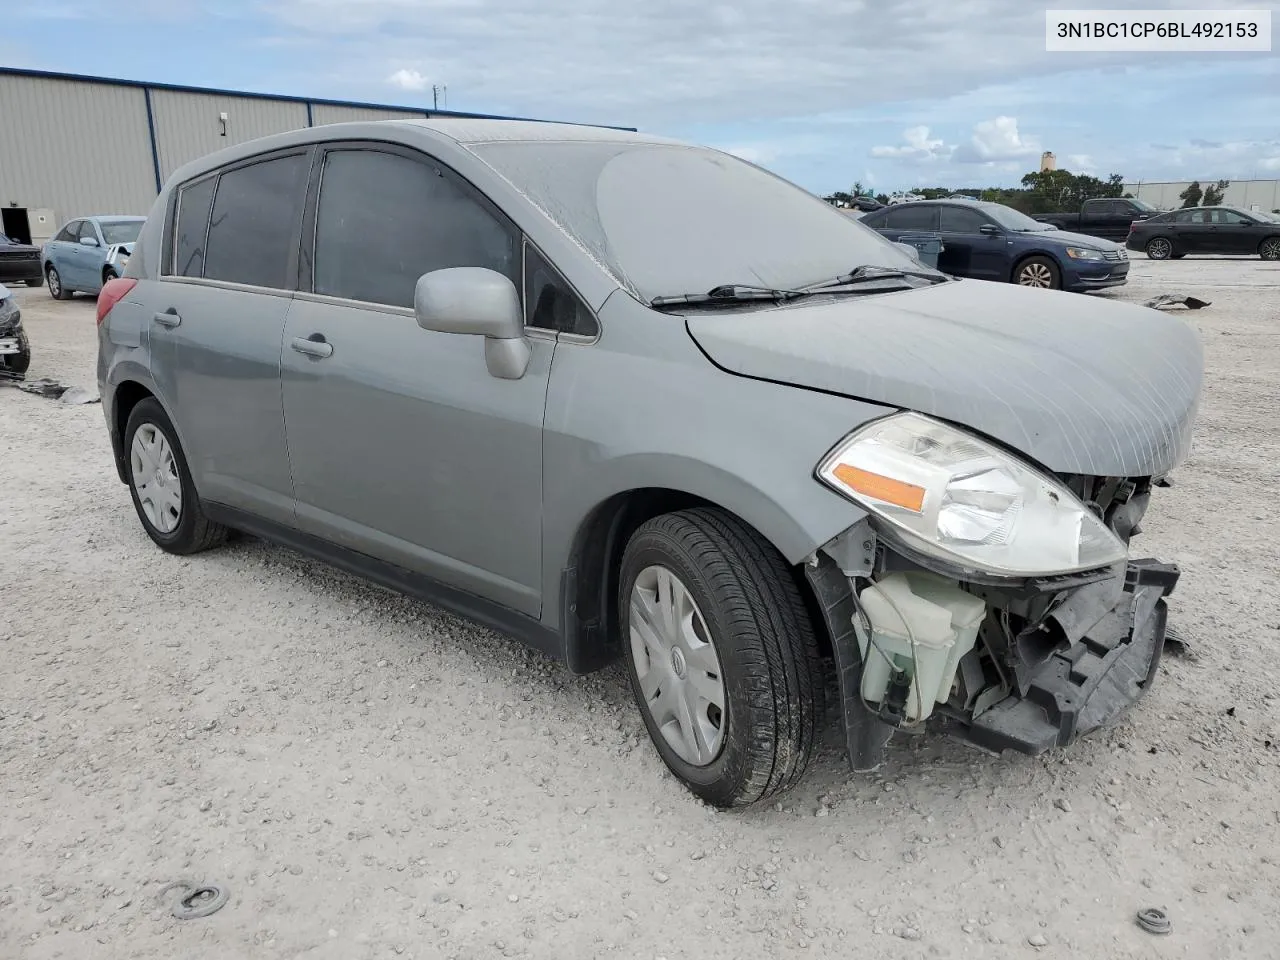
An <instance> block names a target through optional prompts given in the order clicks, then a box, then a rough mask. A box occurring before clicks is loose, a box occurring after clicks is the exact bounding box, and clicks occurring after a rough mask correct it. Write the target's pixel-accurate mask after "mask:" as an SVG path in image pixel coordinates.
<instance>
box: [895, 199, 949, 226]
mask: <svg viewBox="0 0 1280 960" xmlns="http://www.w3.org/2000/svg"><path fill="white" fill-rule="evenodd" d="M889 226H890V227H891V228H892V229H894V230H937V229H938V208H937V207H935V206H933V205H932V204H929V205H926V204H923V203H920V202H919V201H918V200H913V201H909V202H907V203H899V204H895V205H894V206H893V207H892V208H891V209H890V210H889Z"/></svg>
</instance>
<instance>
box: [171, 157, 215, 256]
mask: <svg viewBox="0 0 1280 960" xmlns="http://www.w3.org/2000/svg"><path fill="white" fill-rule="evenodd" d="M217 180H218V178H217V177H206V178H205V179H204V180H198V181H196V182H195V183H189V184H187V185H186V186H185V187H183V188H182V191H181V193H179V194H178V221H177V226H176V236H175V237H174V244H173V252H174V262H173V273H174V275H175V276H179V277H203V276H204V245H205V238H206V237H207V236H208V234H209V207H210V206H211V205H212V204H213V188H214V185H215V184H216V183H217Z"/></svg>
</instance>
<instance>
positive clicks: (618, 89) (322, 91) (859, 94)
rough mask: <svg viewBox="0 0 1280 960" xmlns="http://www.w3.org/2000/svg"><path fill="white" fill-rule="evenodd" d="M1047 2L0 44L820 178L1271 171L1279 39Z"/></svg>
mask: <svg viewBox="0 0 1280 960" xmlns="http://www.w3.org/2000/svg"><path fill="white" fill-rule="evenodd" d="M1046 6H1048V4H1041V3H1035V2H1028V0H791V2H790V3H779V2H777V0H768V2H766V0H735V2H733V3H717V2H714V0H708V2H702V0H645V2H636V0H612V2H605V0H127V2H124V3H119V4H110V5H106V6H104V5H103V3H102V2H101V0H41V2H40V3H38V4H37V3H34V2H30V3H17V2H14V0H10V2H9V3H7V4H6V10H5V29H4V31H3V32H2V33H0V65H4V66H11V67H29V68H34V69H44V70H58V71H66V72H70V73H81V74H92V75H98V76H110V77H120V78H124V79H130V80H143V81H151V82H163V83H176V84H190V85H196V86H211V87H221V88H229V89H236V90H249V91H255V92H265V93H280V94H290V95H297V96H311V97H324V98H333V99H343V100H360V101H370V102H376V103H388V104H404V105H412V106H419V107H430V106H431V104H432V87H433V85H436V86H441V87H447V96H446V102H447V106H448V107H449V108H451V109H454V110H466V111H478V112H485V113H498V114H515V115H521V116H534V117H541V118H546V119H554V120H574V121H582V122H592V123H609V124H620V125H625V126H635V127H639V128H641V129H643V130H646V131H649V132H653V133H659V134H663V135H666V136H673V137H678V138H681V139H686V140H692V141H695V142H699V143H704V144H708V145H711V146H714V147H718V148H720V149H725V150H728V151H730V152H732V153H735V154H737V155H739V156H742V157H744V158H746V159H748V160H751V161H753V162H756V163H759V164H761V165H762V166H765V167H768V168H769V169H771V170H774V171H775V172H777V173H779V174H781V175H782V176H784V177H787V178H788V179H791V180H793V181H795V182H797V183H799V184H800V185H802V186H804V187H806V188H807V189H810V190H813V191H815V192H818V193H828V192H831V191H834V190H848V189H849V188H850V187H851V186H852V185H853V184H854V183H855V182H861V183H862V184H863V185H864V186H865V187H867V188H870V189H871V190H874V191H875V192H893V191H894V190H899V189H907V188H910V187H912V186H930V185H935V184H936V185H946V186H952V187H956V188H960V187H966V186H994V185H1016V184H1017V182H1018V180H1019V179H1020V178H1021V176H1022V175H1023V174H1024V173H1026V172H1028V171H1030V170H1033V169H1038V166H1039V157H1040V154H1041V152H1042V151H1044V150H1052V151H1053V152H1054V153H1055V154H1056V156H1057V158H1058V166H1059V167H1060V168H1064V167H1065V168H1067V169H1070V170H1072V171H1073V172H1086V173H1091V174H1094V175H1097V176H1101V177H1106V176H1107V175H1109V174H1111V173H1120V174H1122V175H1123V176H1124V177H1125V178H1126V180H1128V181H1136V180H1147V181H1151V180H1186V179H1202V180H1205V179H1219V178H1225V179H1232V180H1239V179H1246V178H1254V177H1257V178H1265V179H1274V178H1280V59H1278V58H1277V57H1278V54H1280V44H1273V45H1274V47H1275V49H1274V51H1273V52H1271V53H1211V54H1200V55H1189V54H1183V53H1142V54H1138V53H1112V54H1084V53H1048V52H1046V51H1045V49H1044V47H1045V16H1044V12H1045V9H1046ZM1053 6H1055V7H1067V6H1071V7H1086V6H1087V7H1092V8H1095V9H1122V8H1125V7H1133V8H1138V9H1142V8H1151V7H1160V8H1174V7H1180V8H1200V9H1204V8H1224V9H1244V8H1259V9H1267V7H1268V4H1265V3H1252V2H1248V0H1228V2H1225V3H1219V2H1213V0H1193V2H1189V3H1182V2H1173V3H1167V2H1166V3H1163V4H1161V3H1159V2H1158V0H1145V2H1142V0H1139V2H1135V3H1115V2H1113V3H1092V4H1090V3H1088V2H1087V0H1074V2H1072V0H1067V2H1060V3H1055V4H1053ZM1273 19H1274V20H1277V21H1280V15H1273ZM1273 29H1274V25H1273ZM443 105H445V104H442V106H443Z"/></svg>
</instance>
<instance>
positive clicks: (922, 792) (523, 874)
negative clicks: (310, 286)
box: [0, 258, 1280, 960]
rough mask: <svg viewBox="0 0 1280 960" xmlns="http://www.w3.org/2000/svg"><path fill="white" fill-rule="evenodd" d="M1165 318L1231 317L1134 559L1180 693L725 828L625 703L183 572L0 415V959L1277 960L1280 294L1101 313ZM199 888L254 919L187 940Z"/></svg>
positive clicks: (1206, 264) (497, 651)
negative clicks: (1161, 580)
mask: <svg viewBox="0 0 1280 960" xmlns="http://www.w3.org/2000/svg"><path fill="white" fill-rule="evenodd" d="M1161 292H1185V293H1193V294H1195V295H1197V296H1200V297H1202V298H1204V299H1209V300H1212V301H1213V305H1212V306H1211V307H1209V308H1208V309H1206V310H1203V311H1200V312H1199V313H1184V314H1183V315H1182V316H1183V317H1184V318H1185V321H1186V322H1190V323H1192V324H1194V325H1195V326H1196V327H1197V328H1199V329H1200V331H1201V332H1202V334H1203V337H1204V343H1205V346H1206V351H1207V362H1208V377H1207V385H1206V386H1207V389H1206V393H1205V399H1204V405H1203V407H1202V412H1201V415H1200V420H1199V425H1198V433H1197V439H1196V443H1195V447H1194V450H1193V453H1192V456H1191V459H1190V460H1189V461H1188V463H1187V464H1186V465H1185V466H1184V467H1183V468H1182V469H1181V470H1180V471H1179V473H1178V474H1177V475H1176V478H1175V479H1176V482H1177V485H1176V486H1175V487H1174V488H1173V489H1171V490H1166V491H1158V493H1159V496H1158V497H1157V498H1156V499H1155V501H1154V503H1153V505H1152V508H1151V511H1150V512H1149V514H1148V517H1147V520H1146V522H1145V523H1144V528H1145V531H1146V532H1145V534H1144V535H1143V536H1142V537H1141V538H1140V539H1139V540H1138V541H1137V542H1136V543H1135V550H1137V551H1139V552H1140V553H1142V554H1146V555H1152V556H1158V557H1161V558H1165V559H1170V560H1174V561H1176V562H1178V563H1179V564H1181V565H1182V568H1183V571H1184V573H1183V579H1182V582H1181V583H1180V584H1179V587H1178V590H1177V592H1176V593H1175V595H1174V597H1173V598H1172V601H1171V604H1172V607H1173V622H1174V623H1175V624H1176V625H1177V626H1178V627H1179V628H1180V629H1181V630H1182V631H1183V632H1184V633H1185V634H1186V635H1187V636H1188V638H1189V639H1190V641H1191V643H1192V645H1193V652H1194V657H1182V658H1174V657H1169V658H1167V659H1166V667H1165V669H1164V672H1163V675H1162V678H1161V680H1160V682H1159V683H1158V684H1157V686H1156V687H1155V689H1154V690H1153V692H1152V694H1151V695H1150V696H1149V697H1148V698H1147V699H1146V700H1145V701H1144V703H1143V704H1142V705H1141V706H1140V707H1139V708H1138V709H1137V710H1136V711H1134V712H1133V713H1132V714H1131V715H1130V717H1129V718H1128V719H1127V720H1126V721H1125V722H1124V723H1123V724H1121V725H1120V726H1118V727H1116V728H1114V729H1113V730H1110V731H1107V732H1106V733H1104V734H1101V735H1097V736H1094V737H1092V738H1089V739H1087V740H1086V741H1084V742H1081V743H1078V744H1076V745H1075V746H1073V747H1072V748H1070V749H1068V750H1065V751H1061V752H1057V753H1054V754H1053V755H1051V756H1047V757H1042V758H1039V759H1034V760H1033V759H1027V758H1023V757H1017V756H1009V757H1003V758H996V757H989V756H987V755H985V754H980V753H977V752H974V751H972V750H970V749H968V748H965V747H963V746H960V745H959V744H956V743H954V742H952V741H949V740H946V739H944V738H942V737H940V736H935V735H927V736H924V737H917V738H911V740H910V741H909V742H907V743H903V744H899V745H897V746H896V747H895V749H894V750H893V751H892V754H891V757H890V761H889V763H888V764H887V765H886V766H885V768H884V769H883V770H882V771H881V772H879V773H877V774H875V775H869V776H859V775H853V774H850V773H849V771H848V770H847V768H846V767H845V765H844V762H843V758H842V756H841V753H840V750H839V736H838V732H837V730H836V728H835V722H834V718H833V719H832V721H831V722H830V723H829V728H828V730H827V735H826V738H825V743H824V746H823V749H822V751H821V753H820V755H819V757H818V758H817V760H816V761H815V763H814V765H813V766H812V767H811V769H810V774H809V776H808V778H807V779H806V780H805V782H804V783H802V784H801V786H800V787H799V788H798V789H797V790H795V791H794V792H792V793H791V794H789V795H787V796H786V797H785V799H784V801H783V803H781V804H778V805H774V806H768V807H764V808H762V809H754V810H750V811H746V812H740V813H719V812H716V811H714V810H712V809H709V808H707V807H704V806H702V805H700V804H699V803H698V802H696V801H695V800H693V799H692V798H691V797H690V796H689V795H688V794H687V793H686V792H685V791H684V790H683V789H682V788H681V787H680V786H679V785H678V784H677V783H676V781H675V780H673V779H672V778H671V777H670V776H669V775H667V774H666V773H665V771H664V768H663V767H662V765H661V763H660V761H659V760H658V758H657V755H656V753H655V752H654V751H653V749H652V748H651V746H650V745H649V743H648V741H647V739H646V737H645V733H644V728H643V726H642V724H641V722H640V719H639V717H638V716H637V714H636V712H635V710H634V708H633V705H632V703H631V701H630V696H629V693H628V691H627V689H626V686H625V681H624V678H623V675H622V673H621V671H620V670H616V669H615V670H609V671H605V672H604V673H602V674H597V675H595V676H592V677H588V678H576V677H573V676H571V675H570V674H569V673H568V672H567V671H566V670H565V669H563V668H562V667H560V666H558V665H555V664H552V663H550V662H547V661H545V660H544V659H542V658H541V657H539V656H538V655H536V654H532V653H530V652H527V651H525V650H524V649H522V648H520V647H519V646H517V645H516V644H515V643H514V642H512V641H508V640H506V639H504V638H502V637H500V636H497V635H495V634H493V633H490V632H488V631H486V630H484V629H480V628H478V627H476V626H473V625H471V624H469V623H467V622H464V621H462V620H459V619H456V618H453V617H451V616H447V615H444V614H442V613H440V612H439V611H437V610H435V609H433V608H431V607H429V606H426V605H423V604H420V603H416V602H411V601H409V600H406V599H403V598H400V597H397V596H394V595H392V594H389V593H386V592H384V591H382V590H380V589H378V588H375V587H372V586H369V585H367V584H365V583H363V582H360V581H358V580H355V579H353V578H351V577H348V576H346V575H343V574H340V573H337V572H335V571H333V570H331V569H329V568H326V567H325V566H323V565H321V564H318V563H315V562H312V561H310V560H307V559H304V558H302V557H300V556H298V555H296V554H293V553H291V552H288V551H285V550H283V549H278V548H275V547H270V546H266V545H264V544H262V543H259V542H256V541H252V540H245V541H241V542H238V543H235V544H233V545H231V546H229V547H227V548H225V549H221V550H218V551H214V552H210V553H206V554H203V555H200V556H198V557H193V558H191V559H178V558H174V557H170V556H168V555H165V554H163V553H161V552H160V551H159V550H157V549H156V548H154V547H153V546H152V545H151V543H150V542H149V541H148V540H147V539H146V537H145V535H144V534H143V532H142V528H141V527H140V526H139V524H138V522H137V520H136V518H135V516H134V513H133V509H132V506H131V505H130V502H129V497H128V495H127V492H126V490H125V488H124V487H123V486H122V485H121V484H119V483H118V482H117V480H116V477H115V475H114V472H113V469H112V467H111V465H110V459H109V453H108V441H107V434H106V430H105V429H104V426H103V423H102V408H101V407H100V406H98V405H91V406H80V407H77V406H67V405H63V404H60V403H58V402H56V401H51V400H47V399H42V398H38V397H33V396H29V395H27V394H24V393H20V392H18V391H16V390H13V389H9V388H0V491H3V495H2V496H3V499H2V500H0V504H2V505H3V509H0V584H3V592H0V643H2V644H3V650H4V653H5V660H4V668H3V670H0V955H2V956H4V957H5V958H10V957H17V958H31V960H36V958H51V957H67V958H75V960H80V958H84V957H131V958H164V960H169V958H172V957H176V956H200V957H207V958H222V957H228V958H230V957H237V958H239V957H248V956H253V957H266V958H277V957H279V958H284V957H298V956H303V955H306V956H309V957H317V958H328V957H334V958H338V957H341V958H366V957H370V958H372V957H392V958H394V957H398V956H403V957H419V958H424V957H459V958H471V957H476V958H479V957H497V956H503V957H554V958H557V960H564V958H578V957H582V958H589V957H606V956H616V957H626V958H633V957H634V958H651V957H667V958H671V960H675V958H698V960H712V958H722V957H723V958H737V957H745V956H754V957H772V956H792V955H796V956H806V955H811V954H812V955H826V954H831V955H835V956H844V957H852V956H858V957H862V956H868V957H869V956H876V957H884V958H920V957H929V958H932V957H1000V958H1004V957H1017V956H1028V957H1030V956H1034V955H1038V956H1044V957H1055V958H1056V957H1061V958H1073V960H1074V958H1079V957H1089V958H1094V957H1097V958H1104V957H1105V958H1129V957H1133V958H1147V957H1175V956H1176V957H1192V958H1197V960H1198V958H1204V957H1213V958H1215V960H1222V958H1228V957H1249V958H1261V957H1275V956H1277V953H1276V951H1277V947H1276V943H1277V941H1278V940H1280V912H1278V911H1277V910H1276V907H1277V904H1278V903H1280V866H1278V864H1280V847H1278V846H1277V845H1276V843H1275V840H1274V838H1275V837H1276V835H1277V830H1280V813H1278V812H1277V810H1278V807H1280V804H1278V802H1277V799H1276V798H1277V794H1278V791H1280V702H1278V701H1277V699H1276V697H1277V694H1276V693H1275V682H1274V678H1275V677H1276V676H1277V669H1276V665H1275V661H1274V656H1275V650H1276V649H1277V644H1278V643H1280V632H1278V631H1280V594H1278V592H1277V590H1276V583H1277V581H1278V580H1280V576H1278V575H1280V559H1278V558H1277V550H1276V543H1277V541H1280V516H1278V515H1277V513H1276V511H1275V503H1276V497H1277V494H1280V478H1278V476H1277V473H1278V471H1277V468H1276V464H1277V463H1280V337H1278V334H1277V331H1278V330H1280V264H1263V263H1260V262H1259V261H1256V260H1204V259H1189V260H1184V261H1181V262H1176V263H1153V262H1147V261H1145V260H1143V259H1141V258H1139V259H1137V260H1136V261H1135V262H1134V266H1133V279H1132V281H1131V282H1130V284H1129V285H1128V286H1127V287H1126V288H1123V289H1122V290H1120V291H1118V292H1114V293H1110V294H1107V296H1113V297H1118V298H1121V299H1129V300H1134V299H1141V298H1145V297H1147V296H1151V295H1154V294H1156V293H1161ZM18 297H19V298H20V300H21V301H22V304H23V312H24V316H25V317H26V324H27V328H28V331H29V334H30V337H31V340H32V342H33V345H34V350H35V359H34V362H33V366H32V370H31V374H30V375H31V376H32V377H39V376H52V377H55V378H57V379H60V380H63V381H64V382H68V383H76V384H84V385H91V384H92V383H93V376H94V374H93V364H94V352H95V350H96V341H95V331H94V321H93V304H92V301H91V300H89V299H87V298H77V299H76V300H75V301H73V302H71V303H55V302H53V301H52V300H51V299H50V298H49V295H48V293H47V291H46V290H43V289H41V290H25V289H23V290H19V291H18ZM1080 306H1081V309H1087V308H1088V303H1087V301H1086V300H1084V299H1082V300H1081V304H1080ZM1106 348H1107V347H1106V344H1098V349H1100V350H1105V349H1106ZM177 880H186V881H214V882H220V883H225V884H227V885H228V886H229V888H230V891H231V900H230V903H229V904H228V905H227V906H226V907H225V908H224V909H222V910H221V911H220V912H218V913H216V914H214V915H213V916H211V917H208V918H205V919H200V920H192V921H185V922H184V921H179V920H175V919H173V918H171V917H170V916H169V915H168V912H167V910H166V908H165V906H164V905H163V904H161V903H160V902H159V901H158V899H157V896H158V894H159V892H160V890H161V888H162V887H163V886H164V885H165V884H168V883H170V882H171V881H177ZM1145 906H1160V907H1164V908H1166V909H1167V910H1168V912H1169V914H1170V916H1171V918H1172V921H1173V933H1172V935H1171V936H1168V937H1153V936H1151V935H1150V934H1147V933H1145V932H1143V931H1141V930H1140V929H1139V928H1138V927H1137V926H1136V924H1135V923H1134V913H1135V911H1136V910H1138V909H1139V908H1142V907H1145Z"/></svg>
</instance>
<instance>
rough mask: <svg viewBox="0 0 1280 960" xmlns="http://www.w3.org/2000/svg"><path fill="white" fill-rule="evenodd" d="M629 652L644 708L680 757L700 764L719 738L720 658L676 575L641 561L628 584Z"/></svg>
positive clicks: (712, 752) (721, 714) (721, 740)
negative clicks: (637, 572)
mask: <svg viewBox="0 0 1280 960" xmlns="http://www.w3.org/2000/svg"><path fill="white" fill-rule="evenodd" d="M630 618H631V623H630V627H631V657H632V660H633V662H634V663H635V667H636V677H637V679H638V680H639V681H640V692H641V694H642V696H643V699H644V708H645V710H646V711H648V713H649V716H650V717H652V718H653V722H654V724H655V725H656V726H657V728H658V729H659V730H660V731H662V736H663V738H664V739H665V740H666V741H667V743H668V744H669V745H670V746H671V749H672V750H674V751H675V753H676V755H677V756H678V757H679V758H680V759H681V760H683V761H684V762H685V763H688V764H691V765H692V766H695V767H705V766H706V765H707V764H709V763H711V761H713V760H714V759H715V758H716V757H717V756H718V755H719V753H720V748H721V746H722V745H723V743H724V728H725V706H724V701H725V694H724V680H723V678H722V675H721V673H720V659H719V657H717V656H716V648H715V647H714V646H713V645H712V644H711V634H710V632H709V631H708V630H707V624H706V621H705V620H704V619H703V617H702V613H701V612H700V611H699V610H698V605H697V604H696V603H694V601H693V597H692V596H690V594H689V590H688V588H686V587H685V585H684V584H683V583H681V582H680V578H679V577H677V576H676V575H675V574H673V573H672V572H671V571H670V570H668V569H666V568H665V567H658V566H653V567H646V568H645V569H644V570H642V571H641V572H640V576H639V577H637V578H636V582H635V586H634V587H632V588H631V611H630Z"/></svg>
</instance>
